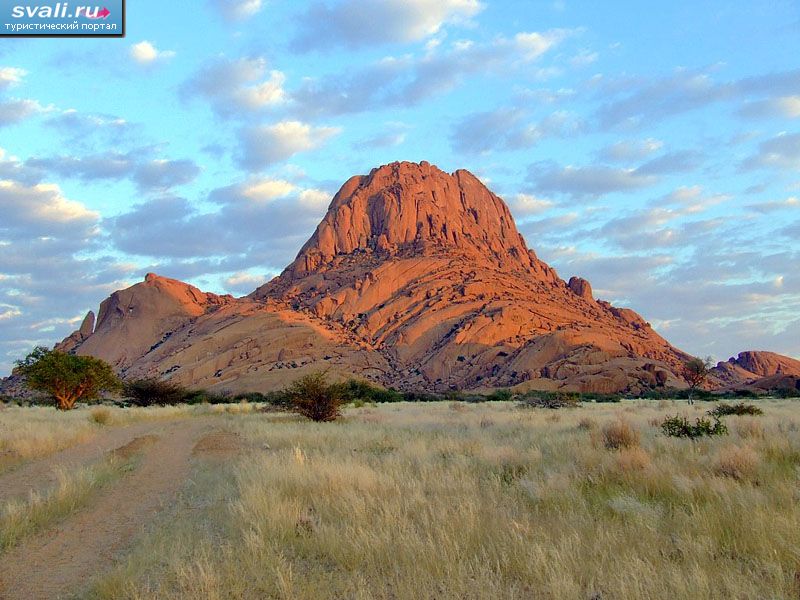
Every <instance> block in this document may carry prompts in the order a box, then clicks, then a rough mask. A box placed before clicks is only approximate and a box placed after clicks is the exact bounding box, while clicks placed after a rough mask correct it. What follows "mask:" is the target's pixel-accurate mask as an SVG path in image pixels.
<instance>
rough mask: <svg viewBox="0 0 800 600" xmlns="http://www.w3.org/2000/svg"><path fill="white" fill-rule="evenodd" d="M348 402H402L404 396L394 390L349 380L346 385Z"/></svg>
mask: <svg viewBox="0 0 800 600" xmlns="http://www.w3.org/2000/svg"><path fill="white" fill-rule="evenodd" d="M344 391H345V394H346V396H347V401H348V402H355V401H361V402H364V403H367V402H376V403H377V402H400V401H402V400H403V394H401V393H400V392H398V391H397V390H394V389H391V388H389V389H384V388H382V387H378V386H377V385H373V384H371V383H370V382H368V381H363V380H360V379H348V380H347V381H346V382H345V383H344Z"/></svg>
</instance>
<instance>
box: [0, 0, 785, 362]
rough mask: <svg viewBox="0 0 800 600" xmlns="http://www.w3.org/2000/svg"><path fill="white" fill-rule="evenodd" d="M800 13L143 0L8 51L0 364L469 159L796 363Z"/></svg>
mask: <svg viewBox="0 0 800 600" xmlns="http://www.w3.org/2000/svg"><path fill="white" fill-rule="evenodd" d="M798 56H800V4H798V3H797V2H796V1H795V0H792V1H788V0H786V1H784V0H770V1H769V2H764V1H757V0H749V1H747V2H742V1H735V0H734V1H731V0H727V1H724V2H723V1H716V0H708V1H704V2H695V1H686V0H674V1H672V2H669V3H666V2H664V3H643V2H641V1H639V0H636V1H633V0H631V1H627V0H615V1H613V2H597V1H596V0H594V1H585V2H578V1H573V0H559V1H551V0H547V1H542V2H538V1H527V0H526V1H514V0H507V1H501V0H308V1H305V2H304V1H300V0H293V1H291V2H290V1H287V0H196V1H195V2H169V3H165V2H155V1H153V0H139V1H137V2H129V3H128V13H127V36H126V37H125V38H124V39H123V38H117V39H110V38H104V39H64V38H58V39H55V38H53V39H35V38H26V39H0V375H4V374H8V373H9V372H10V370H11V368H12V365H13V361H14V360H15V359H17V358H21V357H23V356H24V355H25V354H26V353H27V352H28V351H30V349H31V348H32V347H33V346H35V345H37V344H46V345H50V344H53V343H54V342H56V341H59V340H60V339H62V338H64V337H65V336H66V335H68V334H69V333H70V332H72V331H73V330H75V329H77V327H78V325H79V324H80V321H81V320H82V318H83V316H84V315H85V314H86V312H87V311H88V310H90V309H93V310H95V311H96V310H97V307H98V306H99V303H100V302H101V301H102V300H103V299H104V298H105V297H107V296H108V295H109V294H110V293H111V292H113V291H114V290H116V289H120V288H124V287H127V286H129V285H132V284H134V283H136V282H137V281H140V280H142V279H143V277H144V275H145V273H147V272H150V271H154V272H157V273H159V274H161V275H164V276H168V277H174V278H178V279H181V280H184V281H189V282H191V283H193V284H195V285H197V286H198V287H200V288H201V289H203V290H206V291H212V292H217V293H221V292H226V293H232V294H234V295H244V294H247V293H249V292H250V291H252V290H253V289H254V288H255V287H257V286H258V285H260V284H262V283H263V282H265V281H266V280H268V279H269V278H271V277H273V276H274V275H276V274H277V273H279V272H280V271H281V269H282V268H283V267H284V266H285V265H286V264H288V263H289V262H290V261H291V260H292V259H293V258H294V256H295V255H296V253H297V251H298V250H299V248H300V246H301V245H302V244H303V242H304V241H305V240H306V239H307V238H308V236H309V235H310V234H311V233H312V232H313V230H314V228H315V226H316V224H317V222H318V221H319V219H320V218H321V217H322V216H323V215H324V214H325V211H326V208H327V205H328V203H329V202H330V199H331V197H332V196H333V194H334V193H335V192H336V191H337V190H338V188H339V187H340V186H341V184H342V183H343V182H344V181H345V180H346V179H348V178H349V177H350V176H352V175H354V174H366V173H368V172H369V171H370V170H371V169H372V168H373V167H376V166H379V165H381V164H386V163H389V162H393V161H395V160H409V161H417V162H418V161H422V160H426V161H429V162H431V163H433V164H436V165H437V166H439V167H440V168H442V169H443V170H445V171H448V172H452V171H454V170H456V169H459V168H464V169H468V170H470V171H472V172H473V173H475V174H476V175H477V176H478V177H480V178H481V179H482V180H483V181H484V182H485V183H486V184H487V185H488V186H489V187H490V189H492V190H493V191H494V192H495V193H497V194H498V195H500V196H501V197H503V198H504V199H505V200H506V202H507V203H508V204H509V206H510V207H511V210H512V212H513V214H514V216H515V218H516V219H517V224H518V226H519V229H520V231H521V232H522V233H523V235H524V236H525V239H526V240H527V243H528V245H529V247H531V248H533V249H534V250H535V251H536V253H537V254H538V255H539V257H540V258H542V259H543V260H545V261H546V262H548V263H549V264H551V265H552V266H553V267H555V268H556V270H557V271H558V272H559V274H560V275H561V277H563V278H565V279H566V278H569V277H570V276H572V275H579V276H582V277H584V278H586V279H588V280H589V281H590V282H591V283H592V285H593V287H594V292H595V296H596V297H599V298H602V299H605V300H609V301H611V302H613V303H614V304H617V305H621V306H629V307H631V308H633V309H635V310H636V311H638V312H639V313H641V314H642V315H643V316H644V317H645V319H646V320H648V321H649V322H651V323H652V324H653V326H654V327H655V328H656V330H657V331H659V332H660V333H661V334H662V335H663V336H664V337H666V338H667V339H668V340H669V341H670V342H672V343H673V344H674V345H676V346H678V347H679V348H681V349H683V350H686V351H687V352H690V353H692V354H695V355H698V356H707V355H710V356H712V357H713V358H715V359H717V360H725V359H727V358H728V357H730V356H733V355H735V354H737V353H738V352H741V351H743V350H750V349H760V350H772V351H776V352H780V353H783V354H788V355H790V356H794V357H800V269H799V268H798V261H799V260H800V61H799V60H798V58H797V57H798Z"/></svg>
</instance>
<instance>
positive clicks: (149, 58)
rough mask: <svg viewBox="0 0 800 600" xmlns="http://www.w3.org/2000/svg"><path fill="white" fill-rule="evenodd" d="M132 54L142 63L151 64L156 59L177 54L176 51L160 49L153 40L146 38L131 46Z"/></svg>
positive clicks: (167, 57) (164, 58)
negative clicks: (149, 40)
mask: <svg viewBox="0 0 800 600" xmlns="http://www.w3.org/2000/svg"><path fill="white" fill-rule="evenodd" d="M130 55H131V58H132V59H133V60H134V61H136V62H137V63H139V64H140V65H151V64H153V63H154V62H156V61H160V60H167V59H170V58H172V57H173V56H175V52H173V51H172V50H159V49H158V48H156V47H155V46H154V45H153V44H152V43H151V42H148V41H147V40H144V41H143V42H139V43H138V44H134V45H133V46H131V49H130Z"/></svg>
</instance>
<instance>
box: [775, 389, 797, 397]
mask: <svg viewBox="0 0 800 600" xmlns="http://www.w3.org/2000/svg"><path fill="white" fill-rule="evenodd" d="M772 393H773V394H775V396H776V397H778V398H800V390H798V389H797V388H781V389H777V390H774V391H773V392H772Z"/></svg>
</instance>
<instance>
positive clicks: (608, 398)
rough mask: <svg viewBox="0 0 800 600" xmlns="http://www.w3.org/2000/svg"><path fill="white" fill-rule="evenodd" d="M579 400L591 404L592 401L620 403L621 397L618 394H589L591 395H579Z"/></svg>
mask: <svg viewBox="0 0 800 600" xmlns="http://www.w3.org/2000/svg"><path fill="white" fill-rule="evenodd" d="M581 400H583V401H585V402H591V401H592V400H594V401H595V402H622V396H620V395H619V394H599V393H591V394H581Z"/></svg>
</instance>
